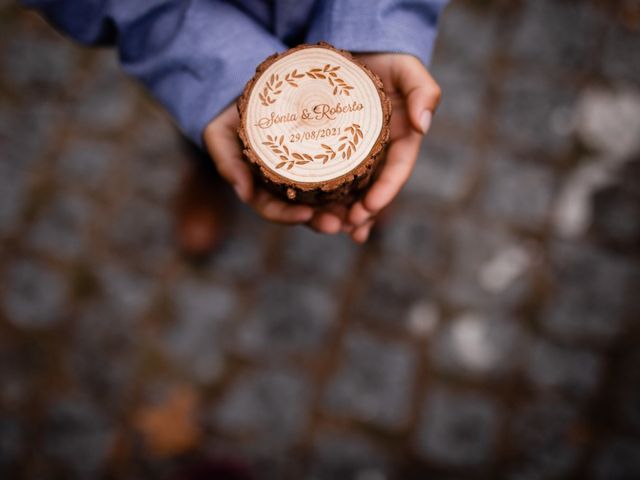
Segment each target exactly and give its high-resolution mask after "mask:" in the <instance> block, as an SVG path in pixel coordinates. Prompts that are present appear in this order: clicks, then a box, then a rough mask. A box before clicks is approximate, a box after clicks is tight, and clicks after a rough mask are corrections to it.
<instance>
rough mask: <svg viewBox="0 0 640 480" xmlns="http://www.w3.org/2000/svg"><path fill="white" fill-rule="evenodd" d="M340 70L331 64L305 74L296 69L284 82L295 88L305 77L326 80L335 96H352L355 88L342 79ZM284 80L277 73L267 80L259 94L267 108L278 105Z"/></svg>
mask: <svg viewBox="0 0 640 480" xmlns="http://www.w3.org/2000/svg"><path fill="white" fill-rule="evenodd" d="M338 70H340V66H339V65H336V66H332V65H330V64H328V63H327V64H326V65H325V66H324V67H322V68H320V67H316V68H310V69H309V70H307V71H306V72H304V73H301V72H298V69H297V68H294V69H293V70H292V71H290V72H289V73H287V74H286V75H285V76H284V81H285V82H287V83H288V84H289V85H291V86H292V87H294V88H297V87H299V84H298V82H297V80H300V79H301V78H304V77H305V75H306V76H307V77H309V78H313V79H315V80H326V81H327V82H328V83H329V85H330V86H331V87H333V95H334V96H336V95H346V96H350V93H349V92H350V90H353V87H352V86H351V85H349V84H348V83H347V82H345V81H344V79H342V78H340V76H339V75H338V73H337V72H338ZM282 82H283V80H280V75H278V74H277V73H272V74H271V76H270V77H269V78H268V79H267V82H266V83H265V85H264V88H263V89H262V92H259V93H258V98H260V103H262V105H264V106H265V107H268V106H269V105H273V104H274V103H276V100H277V99H278V95H280V94H281V93H282V85H283V83H282Z"/></svg>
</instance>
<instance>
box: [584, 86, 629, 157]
mask: <svg viewBox="0 0 640 480" xmlns="http://www.w3.org/2000/svg"><path fill="white" fill-rule="evenodd" d="M573 117H574V118H573V124H574V127H573V129H574V131H575V133H576V135H577V137H578V138H579V139H580V140H581V142H582V143H583V144H584V145H586V146H587V147H589V148H591V149H594V150H596V151H598V152H599V153H600V154H601V155H602V156H604V157H605V158H612V159H614V160H617V161H619V160H620V159H625V158H628V157H631V156H633V155H635V154H638V153H640V139H638V136H637V135H636V132H638V131H640V90H638V89H637V88H631V87H620V86H615V87H613V88H608V89H604V88H602V87H595V88H594V87H592V88H586V89H585V90H584V91H582V92H581V93H580V96H579V97H578V100H577V103H576V106H575V110H574V112H573Z"/></svg>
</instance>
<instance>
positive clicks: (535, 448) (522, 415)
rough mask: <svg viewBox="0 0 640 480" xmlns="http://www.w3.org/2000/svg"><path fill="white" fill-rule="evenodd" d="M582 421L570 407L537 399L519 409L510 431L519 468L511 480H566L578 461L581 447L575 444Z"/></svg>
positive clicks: (511, 443) (555, 401) (510, 438)
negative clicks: (577, 429)
mask: <svg viewBox="0 0 640 480" xmlns="http://www.w3.org/2000/svg"><path fill="white" fill-rule="evenodd" d="M579 422H580V419H579V417H578V414H577V412H576V410H575V407H573V406H572V405H570V404H567V403H564V402H561V401H558V400H554V399H547V398H540V399H534V400H533V401H530V402H527V403H526V404H524V405H522V406H521V407H519V408H518V410H517V411H516V412H515V413H514V416H513V421H512V424H511V428H510V437H509V440H508V441H509V444H510V445H512V447H513V451H514V456H515V457H516V458H517V460H516V461H515V462H514V463H515V464H516V467H515V468H514V469H513V473H512V475H511V476H510V477H509V478H513V479H516V478H520V479H523V480H524V479H527V478H528V479H535V478H567V477H568V475H569V473H570V471H571V469H572V468H573V467H574V466H575V464H576V462H577V461H578V460H579V454H580V446H579V445H578V444H576V442H575V441H573V440H572V438H573V437H574V435H573V430H575V428H576V425H578V424H579Z"/></svg>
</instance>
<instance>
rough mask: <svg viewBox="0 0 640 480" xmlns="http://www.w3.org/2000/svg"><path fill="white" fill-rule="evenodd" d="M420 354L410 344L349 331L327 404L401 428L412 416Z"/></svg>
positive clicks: (366, 419) (344, 413)
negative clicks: (417, 358)
mask: <svg viewBox="0 0 640 480" xmlns="http://www.w3.org/2000/svg"><path fill="white" fill-rule="evenodd" d="M415 370H416V358H415V356H414V354H413V352H412V351H411V350H410V349H409V348H408V347H407V346H406V345H402V344H400V343H396V342H387V341H381V340H377V339H375V338H373V337H371V336H369V335H367V334H365V333H364V332H359V331H354V332H351V333H349V334H348V335H347V336H346V337H345V340H344V357H343V359H342V364H341V366H340V368H339V370H338V371H337V372H336V374H335V376H334V377H333V379H332V380H331V382H330V384H329V385H328V387H327V390H326V392H325V397H324V400H325V401H324V403H325V407H326V409H327V410H328V411H330V412H331V413H333V414H335V415H338V416H340V417H353V418H356V419H358V420H361V421H363V422H367V423H370V424H372V425H377V426H380V427H382V428H388V429H399V428H402V427H403V426H404V424H405V422H406V421H407V420H408V414H409V411H408V409H409V402H410V396H411V392H412V388H413V379H414V375H415Z"/></svg>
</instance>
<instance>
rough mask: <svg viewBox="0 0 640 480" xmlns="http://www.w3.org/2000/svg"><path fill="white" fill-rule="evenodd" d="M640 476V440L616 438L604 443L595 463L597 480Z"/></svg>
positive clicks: (620, 479) (594, 472) (625, 479)
mask: <svg viewBox="0 0 640 480" xmlns="http://www.w3.org/2000/svg"><path fill="white" fill-rule="evenodd" d="M638 477H640V442H638V440H637V439H631V438H624V437H620V438H615V439H613V440H611V441H609V442H607V443H606V444H605V445H604V448H602V450H601V452H600V453H599V455H598V457H597V458H596V459H595V461H594V465H593V478H595V479H597V480H631V479H633V478H638Z"/></svg>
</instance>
